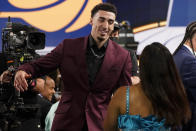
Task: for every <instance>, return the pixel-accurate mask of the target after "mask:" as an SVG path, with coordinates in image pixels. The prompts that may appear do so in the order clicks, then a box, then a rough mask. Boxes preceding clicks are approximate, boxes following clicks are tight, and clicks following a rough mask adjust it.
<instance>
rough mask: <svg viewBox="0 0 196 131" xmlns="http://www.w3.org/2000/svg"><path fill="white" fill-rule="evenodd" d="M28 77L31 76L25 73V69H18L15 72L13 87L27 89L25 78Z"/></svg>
mask: <svg viewBox="0 0 196 131" xmlns="http://www.w3.org/2000/svg"><path fill="white" fill-rule="evenodd" d="M28 78H31V75H30V74H27V73H26V72H25V71H22V70H19V71H17V72H16V75H15V78H14V87H15V88H16V90H18V91H22V92H23V91H24V90H27V88H28V84H27V80H26V79H28Z"/></svg>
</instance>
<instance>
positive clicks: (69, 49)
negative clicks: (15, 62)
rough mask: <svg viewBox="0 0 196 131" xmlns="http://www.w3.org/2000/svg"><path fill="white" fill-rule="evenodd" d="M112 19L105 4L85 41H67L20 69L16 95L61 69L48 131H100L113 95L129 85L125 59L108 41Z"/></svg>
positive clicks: (123, 52) (95, 13)
mask: <svg viewBox="0 0 196 131" xmlns="http://www.w3.org/2000/svg"><path fill="white" fill-rule="evenodd" d="M116 14H117V11H116V8H115V6H113V5H111V4H109V3H101V4H98V5H96V6H95V7H94V8H93V9H92V11H91V19H90V24H91V25H92V30H91V34H90V35H89V36H86V37H81V38H77V39H65V40H63V41H62V43H60V44H59V45H58V46H57V47H56V48H55V49H54V50H53V51H52V52H51V53H49V54H47V55H46V56H44V57H42V58H40V59H38V60H37V61H34V62H31V63H28V64H24V65H22V66H21V67H19V71H18V72H17V73H16V75H15V81H14V85H15V88H16V89H17V90H20V91H24V90H27V88H28V85H27V82H26V79H27V78H29V77H38V76H39V75H43V74H46V73H48V72H49V71H52V70H54V69H56V68H59V69H60V72H61V75H62V79H63V83H64V91H63V93H62V98H61V100H60V103H59V106H58V108H57V110H56V112H55V118H54V121H53V125H52V131H103V120H104V117H105V115H106V111H107V106H108V103H109V101H110V98H111V95H112V93H113V92H114V91H115V90H116V88H118V87H119V86H126V85H130V84H131V80H130V76H131V66H132V65H131V59H130V55H129V53H128V51H126V50H125V49H123V48H121V47H120V46H119V45H117V44H116V43H115V42H113V41H111V40H109V36H110V33H111V32H112V30H113V28H114V21H115V18H116Z"/></svg>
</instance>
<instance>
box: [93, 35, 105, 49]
mask: <svg viewBox="0 0 196 131" xmlns="http://www.w3.org/2000/svg"><path fill="white" fill-rule="evenodd" d="M108 41H109V39H108V40H107V41H106V42H105V43H104V45H103V46H102V47H104V48H105V49H106V48H107V45H108ZM89 46H90V47H93V46H96V47H97V44H96V41H95V40H94V39H93V37H92V35H90V36H89ZM102 47H101V48H102ZM97 48H98V47H97Z"/></svg>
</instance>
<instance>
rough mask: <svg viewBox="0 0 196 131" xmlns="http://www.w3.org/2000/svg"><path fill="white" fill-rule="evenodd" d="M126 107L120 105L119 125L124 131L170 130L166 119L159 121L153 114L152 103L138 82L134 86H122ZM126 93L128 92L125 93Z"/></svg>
mask: <svg viewBox="0 0 196 131" xmlns="http://www.w3.org/2000/svg"><path fill="white" fill-rule="evenodd" d="M121 89H122V90H123V92H124V94H123V95H122V96H124V99H126V103H125V108H124V107H120V112H121V113H120V114H121V115H119V116H118V127H119V128H120V129H122V130H123V131H169V130H170V128H168V127H165V126H164V124H165V120H161V121H158V119H157V118H156V116H155V115H154V114H153V109H152V104H151V102H150V101H149V99H148V98H147V97H146V96H145V94H144V93H143V91H142V89H141V85H140V84H138V85H136V86H132V87H122V88H120V89H119V90H121ZM125 93H126V94H125Z"/></svg>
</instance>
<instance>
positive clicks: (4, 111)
mask: <svg viewBox="0 0 196 131" xmlns="http://www.w3.org/2000/svg"><path fill="white" fill-rule="evenodd" d="M44 47H45V34H44V33H42V32H39V31H38V29H36V28H34V27H31V26H27V25H23V24H21V23H13V22H11V21H10V17H9V18H8V22H7V23H6V27H5V28H3V29H2V53H3V54H4V55H5V56H6V63H7V67H6V68H7V69H8V70H9V71H10V72H11V76H12V80H11V82H10V83H4V84H0V105H1V107H0V131H1V130H3V131H9V130H12V128H15V127H17V126H18V127H19V126H21V124H20V123H21V122H20V120H18V119H17V118H19V117H20V116H19V117H18V114H19V115H20V114H23V116H25V115H26V116H27V117H29V116H30V115H32V114H35V113H36V112H37V110H38V109H39V106H38V105H36V103H33V104H32V103H26V102H25V101H26V99H29V97H30V96H33V95H35V92H32V90H31V89H32V88H33V87H32V86H31V85H32V81H34V80H32V79H29V80H27V82H28V85H29V87H30V88H28V89H30V90H28V91H27V92H25V93H24V94H20V92H18V91H16V90H15V88H14V86H13V83H14V75H15V71H16V70H17V68H18V67H19V66H20V65H22V64H24V63H27V62H30V61H32V60H34V59H37V58H38V57H39V55H38V54H37V53H36V52H35V50H38V49H43V48H44ZM27 101H28V100H27ZM24 114H25V115H24Z"/></svg>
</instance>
